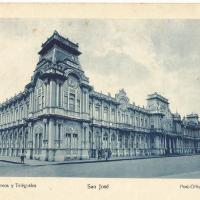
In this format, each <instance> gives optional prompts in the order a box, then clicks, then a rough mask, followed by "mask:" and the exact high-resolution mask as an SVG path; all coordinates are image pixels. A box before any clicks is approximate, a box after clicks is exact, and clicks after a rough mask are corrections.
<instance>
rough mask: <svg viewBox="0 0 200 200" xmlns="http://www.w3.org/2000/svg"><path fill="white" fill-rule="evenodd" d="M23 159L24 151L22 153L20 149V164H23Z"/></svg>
mask: <svg viewBox="0 0 200 200" xmlns="http://www.w3.org/2000/svg"><path fill="white" fill-rule="evenodd" d="M24 159H25V153H24V151H22V153H21V155H20V160H21V164H24Z"/></svg>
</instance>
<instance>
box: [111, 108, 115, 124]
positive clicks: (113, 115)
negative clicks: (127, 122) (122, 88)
mask: <svg viewBox="0 0 200 200" xmlns="http://www.w3.org/2000/svg"><path fill="white" fill-rule="evenodd" d="M111 121H112V122H114V121H115V109H112V111H111Z"/></svg>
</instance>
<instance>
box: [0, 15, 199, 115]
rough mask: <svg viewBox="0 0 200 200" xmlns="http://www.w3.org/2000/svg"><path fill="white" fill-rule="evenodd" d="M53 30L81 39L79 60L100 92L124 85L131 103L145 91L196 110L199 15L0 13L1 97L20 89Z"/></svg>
mask: <svg viewBox="0 0 200 200" xmlns="http://www.w3.org/2000/svg"><path fill="white" fill-rule="evenodd" d="M54 30H57V31H58V32H59V33H60V34H61V35H63V36H64V37H68V38H69V39H71V40H72V41H74V42H77V43H79V46H80V51H81V52H82V55H81V56H80V62H81V65H82V67H83V70H84V71H85V74H86V76H88V77H89V80H90V84H91V85H93V86H94V89H95V90H96V91H98V92H101V91H102V92H103V93H105V94H107V93H108V92H109V93H111V95H112V96H114V95H115V94H116V93H117V92H118V91H119V90H120V89H122V88H124V90H125V91H126V93H127V96H128V97H129V99H130V103H133V102H134V103H135V104H136V105H139V106H143V105H144V106H146V98H147V95H148V94H151V93H154V92H158V93H160V94H161V95H163V96H164V97H166V98H168V99H169V102H170V109H171V111H172V112H179V113H180V114H181V115H182V116H185V115H186V114H189V113H192V112H194V113H198V114H200V66H199V65H200V20H167V19H159V20H156V19H142V20H141V19H135V20H134V19H127V20H117V19H115V20H108V19H105V20H97V19H90V20H88V19H87V20H84V19H53V18H52V19H31V18H29V19H28V18H26V19H0V44H1V48H0V56H1V57H0V58H1V62H0V70H1V72H0V102H1V103H2V102H3V101H5V100H6V98H10V97H12V96H14V94H17V93H18V92H20V91H23V89H24V86H25V85H26V84H27V83H29V82H30V79H31V76H32V74H33V71H34V69H35V67H36V64H37V62H38V58H39V56H38V52H39V50H40V48H41V45H42V43H44V42H45V41H46V40H47V38H48V37H50V36H51V35H52V34H53V32H54Z"/></svg>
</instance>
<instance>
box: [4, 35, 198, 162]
mask: <svg viewBox="0 0 200 200" xmlns="http://www.w3.org/2000/svg"><path fill="white" fill-rule="evenodd" d="M80 54H81V52H80V51H79V45H78V44H75V43H73V42H71V41H70V40H69V39H67V38H64V37H62V36H61V35H60V34H58V32H56V31H55V32H54V34H53V35H52V36H51V37H50V38H48V39H47V41H46V42H45V43H44V44H42V48H41V50H40V52H39V56H40V57H39V62H38V63H37V66H36V69H35V71H34V74H33V76H32V78H31V81H30V83H28V84H27V85H26V86H25V89H24V91H23V92H21V93H19V94H18V95H16V96H14V97H13V98H11V99H9V100H7V101H6V102H4V103H2V104H1V105H0V155H1V156H18V155H19V154H20V153H22V152H25V153H26V157H27V158H30V159H40V160H48V161H64V160H68V159H89V158H97V156H98V151H99V150H106V149H109V151H110V152H111V153H112V157H134V156H147V157H148V156H151V155H169V154H179V155H181V154H195V153H199V152H200V123H199V121H198V115H197V114H190V115H187V116H186V117H185V118H183V119H181V117H180V115H179V114H178V113H175V114H173V113H171V111H170V109H169V102H168V99H166V98H164V97H163V96H161V95H159V94H157V93H154V94H151V95H148V97H147V106H146V107H145V108H144V107H138V106H136V105H134V104H131V103H130V102H129V98H128V97H127V95H126V92H125V91H124V90H123V89H122V90H120V91H119V92H118V93H117V94H116V95H115V97H112V96H111V95H105V94H102V93H98V92H95V90H94V88H93V87H92V86H91V85H90V84H89V79H88V78H87V77H86V76H85V74H84V71H83V69H82V67H81V65H80V63H79V55H80Z"/></svg>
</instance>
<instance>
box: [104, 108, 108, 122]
mask: <svg viewBox="0 0 200 200" xmlns="http://www.w3.org/2000/svg"><path fill="white" fill-rule="evenodd" d="M103 119H104V120H105V121H108V108H107V107H105V108H104V111H103Z"/></svg>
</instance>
